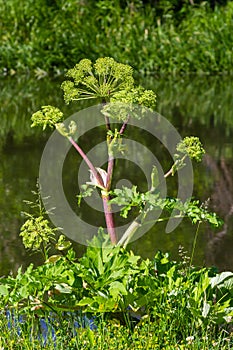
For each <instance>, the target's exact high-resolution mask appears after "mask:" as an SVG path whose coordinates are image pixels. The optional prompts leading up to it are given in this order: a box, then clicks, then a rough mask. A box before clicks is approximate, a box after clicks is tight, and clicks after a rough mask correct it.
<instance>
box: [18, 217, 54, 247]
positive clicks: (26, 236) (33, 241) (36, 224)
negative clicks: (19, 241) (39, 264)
mask: <svg viewBox="0 0 233 350" xmlns="http://www.w3.org/2000/svg"><path fill="white" fill-rule="evenodd" d="M54 231H55V230H54V229H52V228H51V227H50V226H49V222H48V220H47V219H44V218H43V217H42V216H39V217H37V218H34V217H31V218H30V219H28V220H27V221H26V222H25V223H24V224H23V226H22V227H21V232H20V236H22V237H23V244H24V246H25V248H29V249H32V250H34V251H36V250H38V249H39V248H40V246H41V244H42V242H45V243H46V244H47V243H49V240H50V238H52V237H54Z"/></svg>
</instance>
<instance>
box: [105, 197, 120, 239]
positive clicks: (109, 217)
mask: <svg viewBox="0 0 233 350" xmlns="http://www.w3.org/2000/svg"><path fill="white" fill-rule="evenodd" d="M102 200H103V207H104V215H105V221H106V226H107V230H108V234H109V236H110V239H111V242H112V244H114V245H115V244H116V243H117V236H116V231H115V224H114V219H113V213H112V207H111V204H110V203H109V200H110V198H109V195H105V194H103V193H102Z"/></svg>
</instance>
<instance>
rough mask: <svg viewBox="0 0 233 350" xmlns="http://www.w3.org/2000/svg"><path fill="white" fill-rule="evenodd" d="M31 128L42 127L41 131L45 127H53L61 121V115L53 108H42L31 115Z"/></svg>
mask: <svg viewBox="0 0 233 350" xmlns="http://www.w3.org/2000/svg"><path fill="white" fill-rule="evenodd" d="M31 119H32V122H33V123H32V125H31V126H32V127H34V126H43V130H45V128H46V127H47V126H50V127H54V126H55V125H56V124H57V123H59V122H61V121H62V120H63V113H62V112H61V111H60V109H59V108H56V107H53V106H42V107H41V110H40V111H37V112H36V113H34V114H33V115H32V118H31Z"/></svg>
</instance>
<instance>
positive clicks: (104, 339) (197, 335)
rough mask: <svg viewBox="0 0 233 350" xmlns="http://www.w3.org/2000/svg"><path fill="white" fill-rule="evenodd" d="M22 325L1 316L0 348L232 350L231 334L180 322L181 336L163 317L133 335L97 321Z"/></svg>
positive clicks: (115, 323)
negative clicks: (80, 324)
mask: <svg viewBox="0 0 233 350" xmlns="http://www.w3.org/2000/svg"><path fill="white" fill-rule="evenodd" d="M27 318H28V321H27V322H25V323H17V324H15V325H14V326H13V327H12V324H11V323H10V322H12V321H9V319H8V320H7V319H6V317H4V315H3V314H1V316H0V329H1V335H0V349H1V350H5V349H7V350H11V349H12V350H13V349H14V350H19V349H30V350H32V349H48V350H50V349H51V350H52V349H67V350H71V349H80V350H82V349H90V350H97V349H98V350H100V349H101V350H111V349H122V350H125V349H132V350H139V349H143V350H145V349H151V350H152V349H174V350H175V349H180V350H181V349H192V350H194V349H200V350H205V349H206V350H207V349H208V350H211V349H222V350H227V349H232V346H233V343H232V333H230V332H227V331H226V330H217V329H214V328H211V327H205V328H204V327H199V328H197V327H196V326H195V325H194V324H189V323H183V324H182V328H183V330H182V333H181V332H177V328H178V327H177V325H176V324H174V323H173V322H167V319H166V316H165V315H161V319H160V320H159V319H158V320H156V321H151V320H142V321H140V323H138V324H137V325H136V326H135V328H134V330H133V331H132V332H130V331H129V329H127V327H125V326H124V325H120V323H119V321H118V320H116V319H113V320H112V321H111V322H110V321H109V322H105V321H103V320H102V321H101V320H100V321H99V322H98V326H97V328H96V329H94V330H93V329H90V327H88V326H87V327H85V328H83V327H80V328H78V327H77V325H76V327H75V325H74V322H73V319H72V316H71V317H70V319H69V318H68V319H61V320H60V322H59V323H57V325H56V324H53V327H49V322H48V321H46V318H44V319H43V321H41V320H39V319H38V318H35V317H33V316H32V315H28V316H27Z"/></svg>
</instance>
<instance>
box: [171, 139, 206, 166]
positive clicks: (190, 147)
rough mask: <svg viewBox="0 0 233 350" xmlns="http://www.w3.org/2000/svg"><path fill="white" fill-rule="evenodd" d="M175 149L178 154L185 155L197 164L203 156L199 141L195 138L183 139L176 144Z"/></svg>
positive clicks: (203, 152)
mask: <svg viewBox="0 0 233 350" xmlns="http://www.w3.org/2000/svg"><path fill="white" fill-rule="evenodd" d="M176 149H177V151H178V152H180V153H183V154H186V155H187V156H189V158H190V159H194V160H196V161H197V162H200V161H201V160H202V157H203V155H204V154H205V150H204V148H203V147H202V144H201V141H200V140H199V138H198V137H195V136H190V137H185V138H184V139H183V140H182V141H181V142H179V143H178V145H177V147H176Z"/></svg>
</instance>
